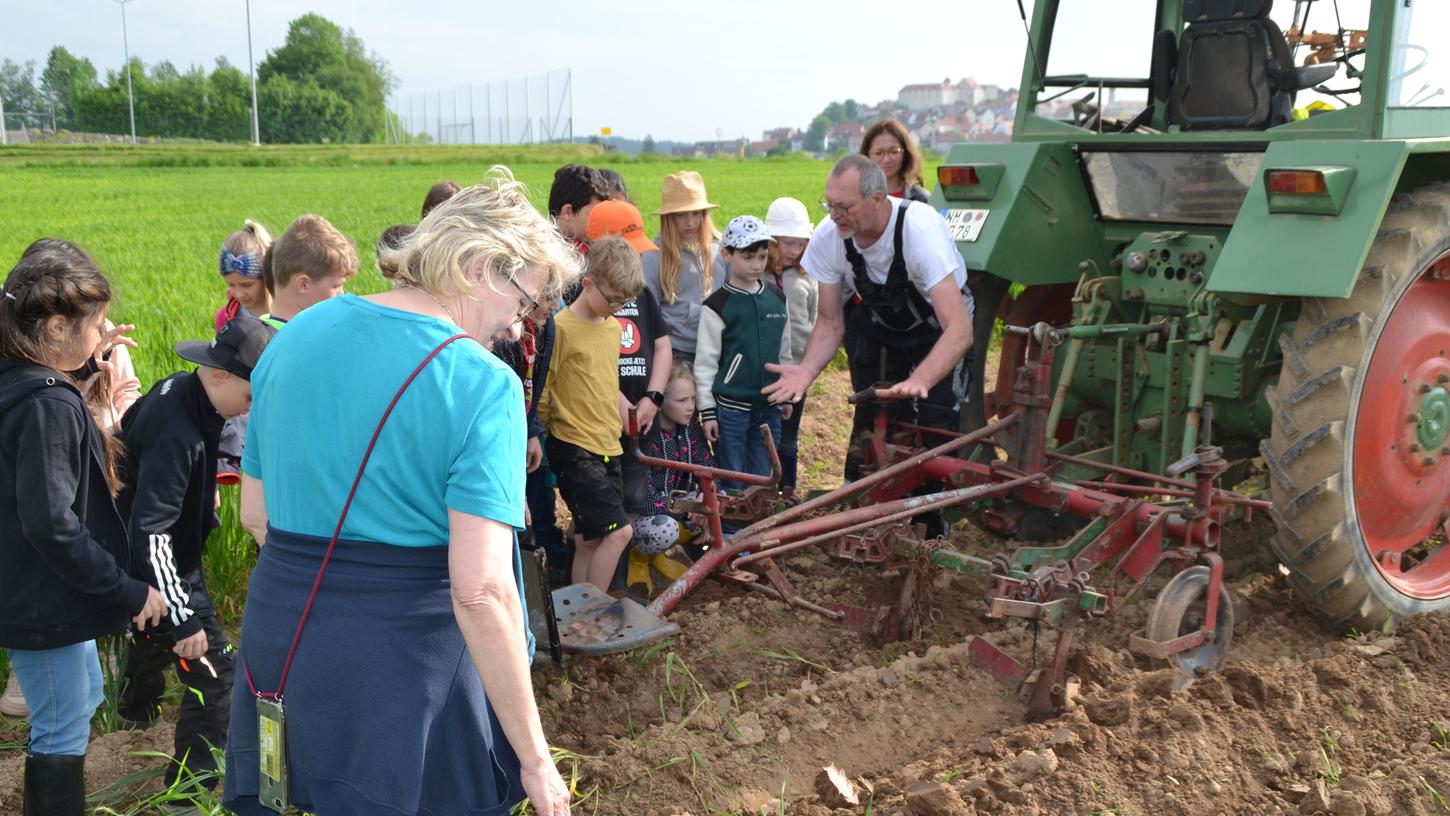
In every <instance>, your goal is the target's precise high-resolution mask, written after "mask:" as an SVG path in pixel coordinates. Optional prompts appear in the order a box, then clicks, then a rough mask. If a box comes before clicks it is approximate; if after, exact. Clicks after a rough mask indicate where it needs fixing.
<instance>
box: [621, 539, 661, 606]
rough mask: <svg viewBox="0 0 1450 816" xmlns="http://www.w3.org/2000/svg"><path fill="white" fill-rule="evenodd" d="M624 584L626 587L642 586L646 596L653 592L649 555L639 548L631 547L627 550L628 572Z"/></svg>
mask: <svg viewBox="0 0 1450 816" xmlns="http://www.w3.org/2000/svg"><path fill="white" fill-rule="evenodd" d="M625 585H626V586H628V587H634V586H636V585H640V586H643V587H644V594H645V595H646V596H648V595H650V594H652V593H653V592H654V589H655V585H654V580H653V579H651V578H650V576H649V556H647V555H644V554H643V553H641V552H640V551H639V550H634V549H631V550H630V551H629V574H628V577H627V578H626V579H625Z"/></svg>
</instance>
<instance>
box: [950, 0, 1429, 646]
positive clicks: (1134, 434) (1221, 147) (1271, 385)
mask: <svg viewBox="0 0 1450 816" xmlns="http://www.w3.org/2000/svg"><path fill="white" fill-rule="evenodd" d="M1112 5H1115V6H1124V7H1125V6H1128V5H1129V4H1128V3H1127V2H1119V3H1114V4H1112ZM1133 5H1135V6H1136V7H1137V10H1140V11H1141V10H1149V9H1152V10H1153V11H1154V13H1155V17H1154V23H1153V28H1152V30H1151V31H1150V30H1148V27H1147V26H1146V25H1143V26H1142V27H1141V28H1140V29H1138V30H1136V31H1133V30H1132V29H1128V28H1125V27H1124V26H1123V24H1122V22H1121V21H1120V20H1106V19H1104V17H1105V14H1104V12H1105V11H1108V10H1107V9H1106V7H1105V4H1103V3H1102V2H1099V1H1098V0H1037V2H1036V3H1035V5H1034V8H1033V10H1032V12H1031V15H1030V21H1029V19H1028V15H1027V14H1025V13H1024V14H1023V24H1024V26H1026V27H1027V28H1028V38H1029V39H1028V42H1029V47H1028V49H1027V54H1026V58H1025V65H1024V68H1023V72H1022V81H1021V86H1020V88H1021V90H1020V95H1019V99H1018V103H1017V109H1016V119H1015V123H1014V124H1015V127H1014V129H1013V131H1012V136H1011V141H1010V142H995V143H993V142H972V143H965V144H958V145H956V146H955V147H953V148H952V149H951V151H950V153H949V155H948V156H947V159H946V160H945V162H944V163H943V164H942V165H941V167H940V168H939V170H938V175H937V181H938V186H937V188H936V191H935V192H934V193H933V205H934V206H936V207H938V208H940V209H941V210H942V212H943V215H944V216H945V217H946V218H947V220H948V223H949V224H950V225H951V227H952V230H953V232H954V235H955V237H956V238H957V240H958V247H959V249H960V250H961V253H962V256H963V257H964V258H965V260H966V264H967V267H968V269H969V271H970V276H971V286H972V290H973V293H974V296H975V298H976V310H977V311H976V348H978V349H982V350H985V349H986V348H987V347H988V343H989V340H990V339H991V337H992V333H993V330H994V326H995V325H996V319H997V318H1001V319H1002V320H1005V321H1006V322H1007V323H1009V324H1016V325H1030V324H1032V323H1034V322H1036V321H1039V320H1045V321H1048V322H1051V323H1053V324H1055V325H1059V326H1064V325H1071V326H1073V327H1096V330H1083V331H1077V332H1075V333H1074V335H1073V336H1074V338H1075V339H1071V340H1069V341H1068V343H1067V345H1066V346H1065V352H1064V353H1060V354H1059V355H1058V356H1057V358H1056V371H1055V374H1054V376H1055V378H1056V390H1055V397H1054V400H1053V404H1052V409H1051V414H1050V417H1049V421H1048V434H1049V445H1051V446H1053V447H1055V448H1056V449H1057V450H1058V451H1060V452H1063V453H1068V454H1073V455H1075V457H1077V458H1079V459H1090V460H1094V461H1097V462H1101V463H1105V464H1109V465H1115V466H1120V467H1125V468H1132V469H1135V470H1144V471H1149V472H1152V473H1159V474H1162V473H1164V472H1165V470H1166V468H1167V467H1168V466H1169V465H1170V464H1171V463H1172V462H1174V461H1175V460H1178V459H1181V458H1183V457H1186V456H1189V455H1191V454H1192V453H1193V451H1194V449H1195V446H1196V445H1198V444H1200V442H1201V441H1202V440H1203V438H1204V436H1205V435H1206V434H1207V433H1209V432H1210V431H1211V433H1212V437H1213V442H1214V444H1216V445H1221V446H1223V447H1224V450H1225V457H1226V458H1227V459H1228V460H1229V461H1230V463H1231V464H1232V469H1231V470H1230V474H1231V475H1230V477H1229V478H1226V480H1225V484H1233V483H1234V480H1233V476H1237V477H1239V478H1248V477H1249V476H1251V475H1253V474H1254V473H1264V472H1266V473H1267V478H1268V491H1269V498H1271V499H1272V501H1273V504H1274V510H1273V512H1272V515H1273V519H1274V522H1275V523H1276V526H1277V533H1276V535H1275V536H1274V538H1273V550H1274V554H1275V555H1276V556H1277V557H1278V559H1279V561H1280V562H1281V563H1282V565H1283V569H1284V571H1285V574H1286V575H1287V579H1288V581H1289V583H1290V584H1291V585H1292V586H1293V587H1294V588H1295V589H1296V590H1297V591H1298V592H1299V593H1301V594H1302V595H1303V597H1304V598H1306V599H1307V601H1308V603H1309V605H1310V606H1311V607H1312V608H1313V609H1314V610H1316V611H1317V612H1318V613H1319V614H1321V615H1323V616H1324V617H1325V618H1327V619H1328V620H1329V621H1331V622H1332V623H1333V624H1334V625H1336V626H1338V627H1341V628H1343V629H1351V628H1353V629H1358V630H1361V631H1367V630H1369V629H1370V628H1375V627H1380V626H1389V625H1393V623H1394V622H1395V621H1396V620H1398V619H1400V618H1403V617H1405V616H1407V615H1413V614H1416V613H1423V612H1428V611H1433V610H1437V609H1450V546H1446V545H1445V543H1444V542H1445V538H1446V530H1447V528H1450V356H1447V353H1450V94H1447V93H1446V87H1450V45H1445V46H1442V45H1441V44H1440V43H1439V42H1438V37H1439V36H1440V35H1442V34H1443V33H1444V32H1447V31H1450V3H1444V2H1434V1H1433V0H1298V2H1288V0H1280V2H1279V4H1278V5H1279V8H1274V5H1275V4H1274V3H1273V0H1158V2H1156V3H1153V2H1144V3H1136V4H1133ZM1020 8H1021V6H1020V3H1019V9H1020ZM1135 35H1141V37H1136V36H1135ZM1108 40H1111V41H1112V43H1113V47H1112V48H1111V49H1106V48H1104V47H1103V45H1102V44H1103V42H1105V41H1108ZM1089 69H1090V70H1092V71H1094V72H1093V73H1084V71H1085V70H1089ZM1004 337H1005V339H1004V341H1003V344H1002V356H1001V359H1000V361H999V366H998V369H997V370H998V371H999V372H1007V373H1006V374H1002V375H1001V376H1000V377H999V382H998V383H997V384H996V386H995V387H994V386H993V384H991V383H988V384H986V386H985V387H984V386H983V379H984V378H983V376H982V375H983V374H984V370H983V369H984V365H983V363H984V358H985V351H984V352H983V353H982V354H979V355H978V360H977V363H976V365H977V367H978V368H977V371H976V372H975V373H976V375H977V376H976V377H975V378H974V380H973V382H974V384H975V385H974V391H975V393H973V394H971V395H970V400H969V401H968V402H967V403H966V405H965V407H964V416H963V420H964V423H963V424H964V429H966V430H970V429H973V428H976V427H981V426H982V425H983V424H984V423H985V422H987V421H988V420H990V419H991V418H992V417H993V416H994V415H996V414H998V413H1000V412H1005V411H1006V410H1009V409H1010V407H1011V406H1010V400H1009V399H1007V397H1009V396H1010V393H1011V383H1010V379H1011V376H1010V372H1012V371H1013V370H1014V368H1015V367H1016V365H1017V364H1018V362H1019V361H1020V360H1021V357H1022V354H1023V343H1024V340H1023V339H1022V336H1021V335H1020V333H1008V334H1006V335H1004ZM1206 408H1207V409H1208V410H1206ZM1209 415H1211V428H1210V427H1205V417H1206V416H1209ZM1259 468H1261V470H1260V469H1259ZM1041 515H1042V513H1041V511H1035V510H1034V509H1033V508H1017V513H1016V515H1015V516H1014V515H1012V514H1011V513H1002V512H999V513H997V514H996V515H995V516H994V517H995V518H996V520H997V523H998V525H999V527H1000V529H999V530H998V531H999V532H1003V533H1005V534H1013V533H1016V534H1018V535H1022V536H1027V537H1031V536H1032V535H1039V536H1050V534H1051V524H1050V522H1051V521H1052V519H1051V518H1046V519H1044V518H1040V517H1039V516H1041Z"/></svg>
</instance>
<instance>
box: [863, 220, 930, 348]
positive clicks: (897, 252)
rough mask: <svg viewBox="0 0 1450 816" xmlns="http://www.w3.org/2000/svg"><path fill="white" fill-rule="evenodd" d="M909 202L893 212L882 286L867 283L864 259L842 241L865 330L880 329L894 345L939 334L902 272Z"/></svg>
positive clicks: (927, 308)
mask: <svg viewBox="0 0 1450 816" xmlns="http://www.w3.org/2000/svg"><path fill="white" fill-rule="evenodd" d="M910 206H911V202H910V201H902V202H901V204H900V205H899V206H898V207H897V209H896V229H895V230H894V231H893V235H892V242H893V246H892V256H891V268H890V269H889V270H888V271H887V273H886V282H885V283H879V284H878V283H876V282H875V281H873V280H871V276H870V273H869V271H868V270H867V268H866V258H865V256H863V255H862V254H861V251H860V250H858V249H857V248H856V243H855V242H854V241H852V240H851V239H850V238H846V239H844V240H845V248H846V260H847V261H848V262H849V263H850V264H851V272H852V274H853V280H854V282H855V284H856V293H857V294H858V295H859V296H860V298H861V307H862V308H864V310H865V313H864V316H865V317H867V319H868V326H869V327H872V328H876V329H880V330H881V331H883V332H884V333H886V334H888V335H891V336H894V337H895V338H896V339H897V340H898V341H899V340H904V339H908V338H906V337H902V335H911V337H910V338H909V339H911V340H926V341H930V340H934V339H935V337H936V336H937V335H939V334H940V333H941V324H940V323H938V322H937V319H936V312H935V311H934V310H933V309H932V308H931V304H930V303H929V302H927V299H926V298H925V297H924V296H922V294H921V292H919V291H917V289H916V286H915V285H914V284H912V282H911V277H910V275H909V274H908V273H907V270H906V252H905V250H904V249H903V244H904V239H903V234H904V232H905V229H906V211H907V208H908V207H910Z"/></svg>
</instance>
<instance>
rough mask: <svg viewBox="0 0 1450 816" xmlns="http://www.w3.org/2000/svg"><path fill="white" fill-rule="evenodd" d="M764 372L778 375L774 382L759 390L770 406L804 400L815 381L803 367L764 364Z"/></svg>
mask: <svg viewBox="0 0 1450 816" xmlns="http://www.w3.org/2000/svg"><path fill="white" fill-rule="evenodd" d="M765 370H766V371H769V372H771V373H772V374H779V375H780V378H779V379H777V380H776V381H775V382H773V383H771V384H770V385H767V386H766V387H764V388H762V389H760V393H762V394H764V395H765V396H766V398H767V399H769V400H770V402H771V404H772V405H780V404H782V403H788V402H800V401H801V400H802V399H804V398H805V396H806V390H807V389H808V388H810V387H811V383H812V382H813V381H814V380H815V376H814V375H813V374H811V372H810V371H808V370H807V369H806V367H805V366H800V365H778V364H776V363H766V364H765Z"/></svg>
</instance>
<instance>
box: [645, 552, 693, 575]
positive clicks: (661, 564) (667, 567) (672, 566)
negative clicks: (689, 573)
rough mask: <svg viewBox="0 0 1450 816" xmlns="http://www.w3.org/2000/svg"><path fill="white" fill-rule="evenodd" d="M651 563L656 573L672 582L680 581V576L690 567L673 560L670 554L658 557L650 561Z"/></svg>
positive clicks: (661, 554) (662, 554)
mask: <svg viewBox="0 0 1450 816" xmlns="http://www.w3.org/2000/svg"><path fill="white" fill-rule="evenodd" d="M649 563H650V566H652V567H654V568H655V571H656V572H658V573H659V574H660V575H663V576H665V577H666V578H668V579H670V581H677V580H679V578H680V576H681V575H684V574H685V570H687V569H689V567H686V566H685V565H684V564H681V563H680V562H679V561H676V560H675V559H673V558H671V557H670V556H669V554H668V553H660V554H659V555H656V556H655V557H654V558H652V559H650V562H649Z"/></svg>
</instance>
